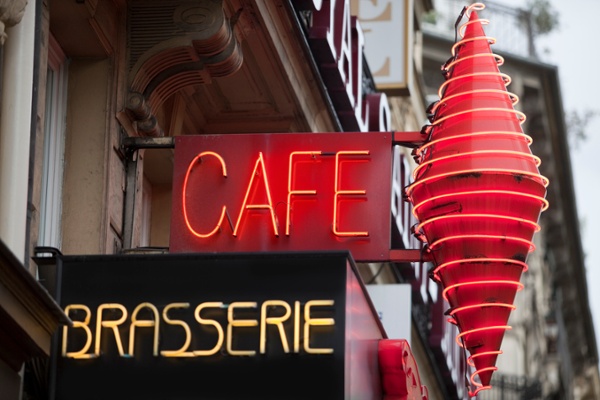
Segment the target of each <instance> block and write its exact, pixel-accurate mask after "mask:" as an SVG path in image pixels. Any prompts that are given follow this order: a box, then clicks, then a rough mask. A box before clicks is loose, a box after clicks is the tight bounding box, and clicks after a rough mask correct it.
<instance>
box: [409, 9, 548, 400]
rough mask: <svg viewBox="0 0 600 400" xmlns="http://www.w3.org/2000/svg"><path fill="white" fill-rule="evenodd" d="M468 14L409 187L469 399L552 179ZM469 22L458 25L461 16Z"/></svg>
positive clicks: (498, 335)
mask: <svg viewBox="0 0 600 400" xmlns="http://www.w3.org/2000/svg"><path fill="white" fill-rule="evenodd" d="M484 8H485V6H484V5H483V4H481V3H475V4H472V5H470V6H468V7H465V8H464V9H463V11H462V13H461V14H460V17H459V19H458V21H457V24H456V25H457V29H458V35H459V40H458V41H457V42H456V43H455V44H454V46H453V47H452V57H451V58H450V59H449V60H448V61H447V62H446V64H444V65H443V66H442V73H443V74H444V77H445V79H446V80H445V82H444V83H443V84H442V85H441V87H440V89H439V97H440V100H439V101H438V102H435V103H433V104H432V105H431V106H430V108H429V112H430V124H429V125H426V126H424V127H423V130H422V132H423V133H424V134H426V135H427V140H426V141H425V143H424V144H423V145H422V146H420V147H418V148H416V149H415V150H414V152H413V155H414V158H415V160H416V162H417V163H418V167H417V168H416V169H415V170H414V172H413V178H414V182H413V183H412V184H410V185H409V186H407V187H406V188H405V196H406V198H407V199H408V200H409V201H410V202H411V203H412V204H413V213H414V215H415V216H416V218H417V219H418V221H419V223H418V224H417V225H415V226H414V227H413V233H414V234H415V235H416V236H417V237H418V238H421V240H423V241H425V242H426V243H427V249H428V251H429V252H430V254H431V256H432V258H433V263H434V269H433V271H432V273H431V277H432V279H434V280H435V281H437V282H439V283H440V284H441V285H442V287H443V295H444V297H445V299H446V300H447V301H448V303H449V305H450V309H449V310H448V311H447V315H448V320H449V322H451V323H454V324H456V325H457V327H458V329H459V332H460V333H459V335H458V336H457V337H456V340H457V342H458V343H459V345H460V346H461V347H463V348H464V349H465V350H466V351H468V352H469V353H470V355H469V357H468V358H467V361H468V363H469V365H471V366H472V367H474V371H475V372H474V373H473V374H472V375H471V377H470V382H471V388H470V395H471V396H475V395H476V394H477V393H478V392H479V391H481V390H484V389H489V388H490V387H491V386H490V381H491V377H492V374H493V372H494V371H495V370H497V367H496V361H497V357H498V355H499V354H501V353H502V351H501V350H500V347H501V342H502V340H503V337H504V333H505V331H507V330H509V329H511V327H510V326H509V325H508V319H509V316H510V313H511V311H512V310H513V309H514V308H515V306H514V305H513V302H514V299H515V295H516V292H517V291H518V290H520V289H522V288H523V285H522V284H521V283H520V278H521V274H522V273H523V272H524V271H526V270H527V264H526V260H527V256H528V254H529V253H530V252H531V251H533V250H534V248H535V246H534V244H533V241H532V240H533V235H534V233H535V232H537V231H538V230H539V229H540V227H539V225H538V223H537V221H538V219H539V216H540V213H541V212H542V211H543V210H545V209H546V208H547V207H548V202H547V201H546V199H545V196H546V187H547V186H548V179H546V178H545V177H544V176H542V175H540V173H539V170H538V166H539V165H540V159H539V158H538V157H536V156H534V155H533V154H532V153H531V150H530V148H529V146H530V144H531V137H529V136H528V135H525V134H524V133H523V130H522V128H521V124H522V123H523V122H524V121H525V115H524V114H523V113H522V112H520V111H517V110H515V108H514V105H515V104H516V103H517V102H518V97H517V96H516V95H514V94H512V93H510V92H508V91H507V89H506V87H507V86H508V85H509V83H510V77H509V76H508V75H506V74H503V73H501V72H500V71H499V68H498V67H499V66H500V65H502V63H503V61H504V60H503V59H502V57H500V56H498V55H496V54H493V53H492V51H491V49H490V45H491V44H493V43H495V40H494V39H493V38H491V37H488V36H486V34H485V32H484V30H483V26H482V25H485V24H487V23H488V21H487V20H483V19H479V17H478V15H477V11H480V10H483V9H484ZM465 15H466V17H467V18H468V21H467V22H465V23H464V24H462V25H460V27H459V24H460V21H461V20H462V18H463V16H465Z"/></svg>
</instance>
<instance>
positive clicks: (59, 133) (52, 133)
mask: <svg viewBox="0 0 600 400" xmlns="http://www.w3.org/2000/svg"><path fill="white" fill-rule="evenodd" d="M48 47H49V49H48V78H47V82H46V113H45V121H44V158H43V161H42V162H43V170H42V192H41V202H40V231H39V238H38V245H40V246H50V247H55V248H58V249H60V247H61V234H60V229H61V214H62V186H63V170H64V165H63V163H64V139H65V117H66V104H67V101H66V100H67V66H68V63H67V59H66V57H65V54H64V53H63V51H62V49H61V48H60V46H59V45H58V43H57V42H56V40H54V38H53V37H52V36H50V41H49V46H48Z"/></svg>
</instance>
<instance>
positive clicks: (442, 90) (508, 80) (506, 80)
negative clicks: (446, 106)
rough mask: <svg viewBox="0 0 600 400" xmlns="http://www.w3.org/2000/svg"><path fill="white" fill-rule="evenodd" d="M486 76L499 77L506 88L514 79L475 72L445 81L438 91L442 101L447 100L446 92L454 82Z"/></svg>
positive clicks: (501, 75)
mask: <svg viewBox="0 0 600 400" xmlns="http://www.w3.org/2000/svg"><path fill="white" fill-rule="evenodd" d="M485 76H497V77H499V78H502V83H503V84H504V86H505V87H506V86H508V85H510V84H511V82H512V79H511V77H510V76H508V75H506V74H503V73H501V72H473V73H470V74H467V75H461V76H457V77H455V78H450V79H448V80H447V81H445V82H444V83H442V86H440V88H439V89H438V96H439V97H440V98H441V99H444V100H445V97H444V93H445V92H446V90H447V88H448V86H449V85H450V84H451V83H454V82H457V81H460V80H463V79H466V78H475V77H485ZM499 111H508V110H505V109H501V110H499Z"/></svg>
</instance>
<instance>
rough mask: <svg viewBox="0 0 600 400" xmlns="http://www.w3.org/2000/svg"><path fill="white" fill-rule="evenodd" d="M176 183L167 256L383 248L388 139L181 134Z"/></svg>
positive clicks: (378, 254) (375, 255)
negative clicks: (175, 254)
mask: <svg viewBox="0 0 600 400" xmlns="http://www.w3.org/2000/svg"><path fill="white" fill-rule="evenodd" d="M173 184H174V189H173V209H172V216H171V218H172V222H171V243H170V250H171V251H175V252H183V251H186V252H187V251H193V252H204V251H210V252H212V251H220V252H223V251H280V250H281V251H283V250H285V251H294V250H325V249H326V250H336V249H338V250H339V249H344V250H351V251H352V253H353V255H355V253H356V251H355V250H354V249H355V248H356V249H358V248H361V249H364V250H360V251H358V253H356V254H357V255H355V258H356V257H361V258H362V257H366V258H367V259H375V260H378V259H383V257H385V256H386V253H387V252H388V250H389V240H390V238H389V237H390V232H391V231H390V214H389V208H390V201H391V135H390V134H389V133H382V132H370V133H360V134H355V133H344V134H340V133H331V134H329V133H328V134H310V133H309V134H307V133H303V134H264V135H258V134H257V135H251V134H247V135H222V136H184V137H181V138H179V137H178V138H177V142H176V146H175V174H174V180H173ZM376 247H377V248H376ZM357 259H358V258H357Z"/></svg>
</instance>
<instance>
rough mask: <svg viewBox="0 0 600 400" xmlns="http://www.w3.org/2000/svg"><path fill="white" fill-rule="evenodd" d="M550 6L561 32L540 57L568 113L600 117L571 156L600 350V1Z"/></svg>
mask: <svg viewBox="0 0 600 400" xmlns="http://www.w3.org/2000/svg"><path fill="white" fill-rule="evenodd" d="M549 1H550V3H551V5H552V7H553V8H554V9H555V10H556V11H557V12H558V15H559V27H558V29H557V30H556V31H555V32H553V33H551V34H549V35H547V36H543V37H541V38H540V39H538V40H537V41H536V48H537V50H538V53H540V56H541V59H542V61H543V62H545V63H548V64H553V65H556V66H558V73H559V79H560V87H561V92H562V102H563V108H564V110H565V112H567V113H569V112H571V111H578V112H580V113H582V112H584V111H586V110H590V111H595V112H597V113H598V115H597V117H595V118H593V119H592V120H591V122H590V123H589V124H588V125H587V128H586V130H585V132H586V135H587V139H586V140H585V142H583V143H582V144H581V145H580V146H578V147H577V148H571V151H570V153H571V165H572V170H573V179H574V185H575V193H576V194H575V195H576V201H577V213H578V215H579V221H580V227H581V238H582V244H583V250H584V254H585V265H586V275H587V284H588V296H589V301H590V309H591V312H592V315H593V319H594V329H595V332H596V342H597V345H598V346H599V347H600V290H598V289H597V287H596V285H597V283H598V282H600V245H599V243H598V242H599V241H600V206H599V204H598V198H600V162H598V157H599V156H600V154H599V153H600V101H598V95H599V92H600V80H599V79H598V73H599V72H600V45H599V44H598V37H595V35H594V33H595V32H594V30H595V29H594V28H595V27H597V26H598V23H599V22H600V1H598V0H569V1H565V0H549ZM501 3H506V4H507V5H513V6H514V5H516V6H519V5H521V4H523V1H517V0H505V1H502V2H501ZM484 4H485V2H484ZM482 13H483V11H482ZM490 22H491V21H490ZM546 51H547V52H546ZM550 184H552V182H550ZM550 206H552V205H550ZM559 267H561V268H568V267H569V266H568V265H564V266H559Z"/></svg>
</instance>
